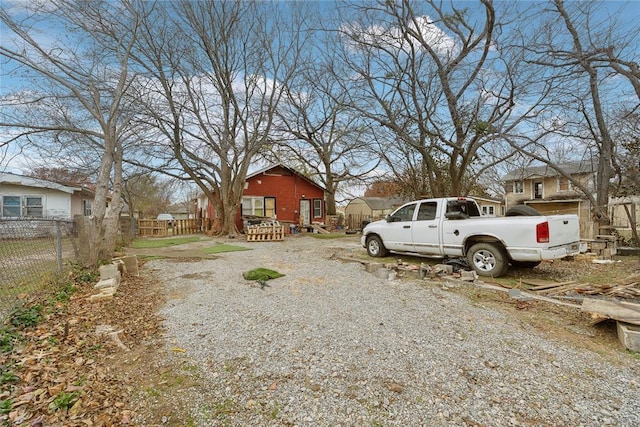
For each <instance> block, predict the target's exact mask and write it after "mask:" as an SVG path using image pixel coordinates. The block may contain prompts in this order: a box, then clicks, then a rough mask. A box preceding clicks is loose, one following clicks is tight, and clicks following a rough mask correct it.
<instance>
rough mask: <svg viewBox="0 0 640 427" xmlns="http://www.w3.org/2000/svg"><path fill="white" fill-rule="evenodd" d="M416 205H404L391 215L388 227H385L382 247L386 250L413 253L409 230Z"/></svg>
mask: <svg viewBox="0 0 640 427" xmlns="http://www.w3.org/2000/svg"><path fill="white" fill-rule="evenodd" d="M416 206H417V203H411V204H408V205H405V206H403V207H401V208H400V209H398V210H397V211H395V212H394V213H392V214H391V216H390V218H389V219H388V224H387V225H388V226H387V227H385V230H384V236H382V239H383V240H384V245H385V246H386V247H387V249H390V250H396V251H413V249H412V248H413V240H412V237H411V228H412V226H413V216H414V213H415V211H416Z"/></svg>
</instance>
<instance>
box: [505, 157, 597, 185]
mask: <svg viewBox="0 0 640 427" xmlns="http://www.w3.org/2000/svg"><path fill="white" fill-rule="evenodd" d="M558 167H559V168H560V169H562V170H563V171H564V172H565V173H566V174H568V175H577V174H584V173H595V172H596V170H597V160H595V159H593V160H582V161H579V162H566V163H558ZM543 176H549V177H551V176H560V173H559V172H558V171H557V170H555V169H553V168H552V167H550V166H548V165H542V166H529V167H525V168H522V169H517V170H515V171H511V172H509V173H507V174H506V175H505V176H504V177H502V179H503V181H513V180H520V179H530V178H539V177H543Z"/></svg>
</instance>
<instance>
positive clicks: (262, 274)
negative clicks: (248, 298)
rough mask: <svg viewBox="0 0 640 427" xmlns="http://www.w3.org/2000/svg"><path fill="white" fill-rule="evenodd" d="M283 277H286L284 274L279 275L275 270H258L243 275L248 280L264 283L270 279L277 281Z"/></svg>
mask: <svg viewBox="0 0 640 427" xmlns="http://www.w3.org/2000/svg"><path fill="white" fill-rule="evenodd" d="M282 276H284V274H282V273H278V272H277V271H274V270H269V269H268V268H256V269H253V270H249V271H245V272H244V273H242V277H244V278H245V279H246V280H260V281H263V282H265V281H267V280H269V279H277V278H278V277H282Z"/></svg>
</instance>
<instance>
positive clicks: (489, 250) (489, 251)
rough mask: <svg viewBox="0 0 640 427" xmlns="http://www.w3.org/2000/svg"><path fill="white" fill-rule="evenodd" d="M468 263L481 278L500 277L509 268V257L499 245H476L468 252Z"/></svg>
mask: <svg viewBox="0 0 640 427" xmlns="http://www.w3.org/2000/svg"><path fill="white" fill-rule="evenodd" d="M467 262H468V263H469V265H470V266H471V267H472V268H473V269H474V270H475V271H476V273H478V275H479V276H486V277H499V276H502V275H503V274H504V273H505V272H506V271H507V268H508V267H509V264H508V262H507V256H506V254H505V253H504V251H503V250H502V248H500V247H499V246H498V245H495V244H493V243H476V244H475V245H473V246H471V248H470V249H469V252H467Z"/></svg>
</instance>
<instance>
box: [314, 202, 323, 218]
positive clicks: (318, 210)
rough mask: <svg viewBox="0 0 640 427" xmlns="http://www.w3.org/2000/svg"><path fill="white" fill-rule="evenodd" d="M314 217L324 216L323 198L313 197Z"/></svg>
mask: <svg viewBox="0 0 640 427" xmlns="http://www.w3.org/2000/svg"><path fill="white" fill-rule="evenodd" d="M313 217H314V218H322V199H313Z"/></svg>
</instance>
